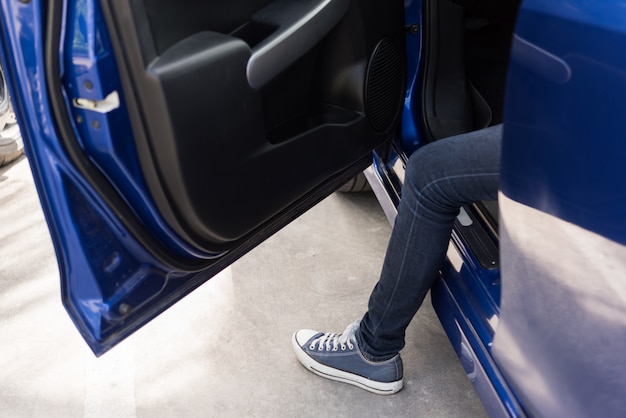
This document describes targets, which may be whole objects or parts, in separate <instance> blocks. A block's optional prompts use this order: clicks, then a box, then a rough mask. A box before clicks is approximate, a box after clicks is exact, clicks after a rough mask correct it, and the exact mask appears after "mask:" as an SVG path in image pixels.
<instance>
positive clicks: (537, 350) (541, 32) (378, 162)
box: [0, 0, 626, 417]
mask: <svg viewBox="0 0 626 418" xmlns="http://www.w3.org/2000/svg"><path fill="white" fill-rule="evenodd" d="M1 3H2V14H1V15H0V57H1V59H2V67H3V68H4V72H5V76H6V79H7V80H8V81H9V90H10V91H11V96H12V98H13V100H14V107H15V110H16V113H17V116H18V120H19V122H20V126H21V129H22V135H23V138H24V142H25V146H26V152H27V155H28V158H29V162H30V165H31V168H32V171H33V175H34V178H35V182H36V184H37V188H38V192H39V195H40V198H41V203H42V206H43V209H44V212H45V215H46V219H47V221H48V225H49V228H50V232H51V235H52V239H53V242H54V245H55V248H56V252H57V257H58V261H59V266H60V270H61V288H62V295H63V303H64V305H65V307H66V309H67V311H68V313H69V315H70V316H71V318H72V320H73V321H74V323H75V325H76V327H77V328H78V330H79V332H80V333H81V334H82V335H83V337H84V338H85V340H86V342H87V344H89V346H90V347H91V348H92V350H93V351H94V353H95V354H96V355H100V354H102V353H104V352H106V351H107V350H109V349H110V348H111V347H113V346H114V345H115V344H117V343H118V342H120V341H121V340H122V339H124V338H125V337H127V336H129V335H130V334H132V333H133V332H134V331H136V330H137V329H138V328H140V327H141V326H142V325H144V324H146V323H147V322H148V321H150V320H151V319H152V318H154V317H155V316H157V315H159V314H160V313H161V312H163V311H164V310H166V309H167V308H168V307H170V306H171V305H172V304H174V303H175V302H176V301H178V300H179V299H181V298H183V297H184V296H185V295H187V294H188V293H189V292H191V291H193V290H194V289H195V288H196V287H198V286H199V285H200V284H202V283H203V282H205V281H206V280H208V279H210V278H211V277H212V276H214V275H215V274H216V273H217V272H219V271H220V270H222V269H223V268H225V267H226V266H228V265H229V264H231V263H232V262H234V261H235V260H237V259H238V258H239V257H241V256H242V255H243V254H245V253H246V252H247V251H249V250H250V249H252V248H253V247H254V246H256V245H257V244H259V243H260V242H261V241H263V240H264V239H265V238H267V237H269V236H270V235H272V234H273V233H274V232H276V231H278V230H279V229H280V228H282V227H283V226H285V225H286V224H288V223H289V222H290V221H291V220H293V219H294V218H296V217H297V216H299V215H300V214H302V213H303V212H305V211H306V210H307V209H309V208H310V207H312V206H313V205H315V204H316V203H317V202H319V201H320V200H321V199H323V198H324V197H326V196H328V195H329V194H330V193H332V192H334V191H335V190H337V189H339V188H340V187H341V186H342V185H344V184H345V183H346V182H348V181H350V180H351V179H354V178H355V176H358V175H359V173H361V172H363V171H365V175H366V177H367V179H368V181H369V184H370V185H371V188H372V190H373V191H374V193H375V194H376V196H377V197H378V199H379V200H380V202H381V205H382V207H383V208H384V210H385V213H386V214H387V215H388V217H389V219H390V220H391V221H393V219H394V217H395V208H396V206H397V204H398V201H399V199H400V197H401V196H400V188H401V185H402V181H403V177H404V165H405V162H406V161H407V158H408V156H409V155H410V154H411V153H412V152H413V151H415V150H416V149H417V148H419V147H420V146H422V145H424V144H426V143H429V142H431V141H436V140H437V139H440V138H443V137H447V136H451V135H455V134H459V133H463V132H468V131H473V130H477V129H481V128H484V127H487V126H490V125H494V124H499V123H503V125H504V143H503V155H502V181H501V193H500V196H499V199H498V202H478V203H476V204H474V205H471V206H467V207H465V208H463V210H462V211H461V213H460V215H459V217H458V220H457V224H456V225H455V230H454V233H453V236H452V239H451V242H450V246H449V250H448V256H447V259H446V262H445V265H444V266H443V268H442V270H441V277H440V279H438V281H437V283H436V284H435V286H434V287H433V289H432V293H431V294H432V302H433V305H434V307H435V310H436V311H437V314H438V315H439V317H440V319H441V323H442V325H443V327H444V329H445V330H446V333H447V334H448V336H449V339H450V341H451V343H452V345H453V346H454V348H455V350H456V352H457V354H458V356H459V359H460V361H461V363H462V364H463V366H464V368H465V370H466V372H467V375H468V377H469V378H470V379H471V380H472V382H473V384H474V386H475V388H476V391H477V393H478V394H479V396H480V397H481V399H482V401H483V403H484V405H485V408H486V410H487V412H488V413H489V414H490V415H491V416H527V415H529V416H550V417H565V416H567V417H574V416H593V417H618V416H620V417H621V416H624V414H626V396H625V395H626V187H625V186H624V185H625V184H626V7H624V1H623V0H603V1H601V2H600V1H597V2H593V1H589V0H523V1H521V2H520V1H516V0H405V1H404V2H401V1H395V2H393V1H388V0H384V1H383V0H370V1H367V2H365V1H360V2H357V1H350V0H275V1H271V0H232V1H229V2H225V1H199V0H185V1H178V2H173V1H169V0H133V1H128V0H101V1H95V0H63V1H61V0H47V1H41V0H20V1H17V0H1Z"/></svg>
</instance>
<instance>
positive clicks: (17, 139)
mask: <svg viewBox="0 0 626 418" xmlns="http://www.w3.org/2000/svg"><path fill="white" fill-rule="evenodd" d="M22 154H24V142H23V141H22V134H21V132H20V128H19V126H18V124H17V119H16V118H15V112H14V111H13V104H12V103H11V98H10V97H9V90H8V89H7V82H6V79H5V78H4V72H3V71H2V68H1V67H0V167H2V166H3V165H6V164H9V163H10V162H12V161H15V160H16V159H18V158H19V157H20V156H22Z"/></svg>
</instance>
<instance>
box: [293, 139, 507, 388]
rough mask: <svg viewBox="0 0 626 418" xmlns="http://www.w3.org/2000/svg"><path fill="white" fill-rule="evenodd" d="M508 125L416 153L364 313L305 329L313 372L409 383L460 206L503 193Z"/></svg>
mask: <svg viewBox="0 0 626 418" xmlns="http://www.w3.org/2000/svg"><path fill="white" fill-rule="evenodd" d="M501 134H502V130H501V127H494V128H488V129H485V130H481V131H477V132H473V133H469V134H464V135H460V136H457V137H451V138H447V139H442V140H440V141H437V142H435V143H433V144H429V145H427V146H425V147H423V148H421V149H420V150H418V151H417V152H416V153H415V154H414V155H413V156H412V157H411V158H410V160H409V163H408V166H407V171H406V176H405V184H404V187H403V192H402V200H401V203H400V206H399V208H398V210H399V212H398V216H397V218H396V223H395V226H394V229H393V232H392V236H391V239H390V242H389V246H388V248H387V253H386V256H385V263H384V265H383V269H382V273H381V276H380V279H379V282H378V283H377V285H376V287H375V288H374V290H373V292H372V294H371V296H370V301H369V305H368V311H367V313H366V314H365V315H364V317H363V319H362V320H361V321H360V324H359V321H357V322H355V323H354V324H351V325H349V326H348V327H347V328H346V330H345V331H344V332H343V333H342V334H334V333H321V332H317V331H313V330H300V331H297V332H296V333H294V335H293V338H292V343H293V347H294V351H295V352H296V356H297V357H298V360H299V361H300V362H301V363H302V364H303V365H304V366H305V367H306V368H308V369H309V370H311V371H312V372H314V373H316V374H318V375H320V376H322V377H326V378H329V379H333V380H338V381H342V382H346V383H350V384H353V385H356V386H359V387H361V388H363V389H366V390H369V391H371V392H375V393H379V394H391V393H395V392H397V391H399V390H400V389H401V388H402V374H403V372H402V359H401V358H400V355H399V354H398V353H399V351H400V350H401V349H402V347H403V346H404V332H405V329H406V327H407V326H408V324H409V322H410V321H411V319H412V318H413V316H414V315H415V312H417V310H418V308H419V306H420V305H421V303H422V301H423V299H424V296H425V294H426V293H427V292H428V289H429V288H430V286H431V285H432V283H433V281H434V279H435V277H436V274H437V271H438V269H439V267H440V265H441V262H442V261H443V259H444V257H445V253H446V249H447V246H448V241H449V239H450V233H451V231H452V225H453V223H454V219H455V218H456V216H457V214H458V212H459V208H460V207H461V206H462V205H464V204H467V203H472V202H476V201H480V200H490V199H495V198H496V197H497V192H498V184H499V165H500V164H499V161H500V143H501Z"/></svg>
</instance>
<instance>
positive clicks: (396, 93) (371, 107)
mask: <svg viewBox="0 0 626 418" xmlns="http://www.w3.org/2000/svg"><path fill="white" fill-rule="evenodd" d="M403 87H404V65H403V62H402V57H401V54H400V51H399V50H398V47H397V46H396V44H395V43H394V42H393V41H392V40H391V39H389V38H385V39H382V40H381V41H380V42H379V43H378V45H376V48H374V52H373V53H372V58H371V59H370V64H369V68H368V71H367V78H366V80H365V106H366V111H367V115H368V117H369V120H370V123H371V124H372V127H373V128H374V129H376V130H377V131H381V132H382V131H385V130H387V129H389V128H390V127H391V126H392V124H393V122H394V120H395V118H396V115H397V114H398V112H399V110H400V104H401V103H402V97H403V93H404V92H403Z"/></svg>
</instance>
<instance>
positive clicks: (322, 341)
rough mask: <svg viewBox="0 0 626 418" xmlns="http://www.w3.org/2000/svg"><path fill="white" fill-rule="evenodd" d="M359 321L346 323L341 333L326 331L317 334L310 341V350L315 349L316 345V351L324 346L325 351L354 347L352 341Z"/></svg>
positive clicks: (354, 338)
mask: <svg viewBox="0 0 626 418" xmlns="http://www.w3.org/2000/svg"><path fill="white" fill-rule="evenodd" d="M360 322H361V321H360V320H358V321H355V322H353V323H352V324H350V325H348V326H347V327H346V329H345V330H344V331H343V332H342V333H341V334H337V333H334V332H327V333H325V334H324V335H321V336H319V337H318V338H316V339H314V340H313V341H311V345H310V348H311V350H315V349H316V348H315V347H316V346H317V350H318V351H322V350H324V348H326V351H337V350H339V348H341V351H345V350H346V348H349V349H350V350H352V349H354V343H355V342H356V337H355V333H356V330H357V329H359V323H360Z"/></svg>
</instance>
